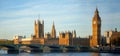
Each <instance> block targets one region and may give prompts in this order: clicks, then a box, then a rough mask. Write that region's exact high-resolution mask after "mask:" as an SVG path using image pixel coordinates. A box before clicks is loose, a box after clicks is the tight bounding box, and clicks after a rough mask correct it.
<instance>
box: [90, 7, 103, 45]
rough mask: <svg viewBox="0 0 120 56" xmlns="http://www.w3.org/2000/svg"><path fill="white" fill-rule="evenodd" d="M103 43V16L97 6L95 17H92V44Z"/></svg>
mask: <svg viewBox="0 0 120 56" xmlns="http://www.w3.org/2000/svg"><path fill="white" fill-rule="evenodd" d="M100 43H101V18H100V16H99V11H98V9H97V8H96V11H95V13H94V17H93V19H92V37H91V38H90V46H91V47H95V46H99V45H100Z"/></svg>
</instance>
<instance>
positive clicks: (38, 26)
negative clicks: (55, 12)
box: [34, 20, 44, 38]
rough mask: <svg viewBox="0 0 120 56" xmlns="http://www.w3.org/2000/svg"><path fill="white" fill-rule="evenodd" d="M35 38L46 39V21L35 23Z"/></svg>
mask: <svg viewBox="0 0 120 56" xmlns="http://www.w3.org/2000/svg"><path fill="white" fill-rule="evenodd" d="M34 27H35V37H36V38H43V37H44V21H42V23H41V21H39V20H37V21H35V26H34Z"/></svg>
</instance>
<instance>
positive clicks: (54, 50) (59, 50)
mask: <svg viewBox="0 0 120 56" xmlns="http://www.w3.org/2000/svg"><path fill="white" fill-rule="evenodd" d="M50 52H62V50H61V49H51V50H50Z"/></svg>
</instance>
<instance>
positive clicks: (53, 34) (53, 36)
mask: <svg viewBox="0 0 120 56" xmlns="http://www.w3.org/2000/svg"><path fill="white" fill-rule="evenodd" d="M51 38H56V30H55V25H54V22H53V25H52V30H51Z"/></svg>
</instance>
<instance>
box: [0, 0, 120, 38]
mask: <svg viewBox="0 0 120 56" xmlns="http://www.w3.org/2000/svg"><path fill="white" fill-rule="evenodd" d="M119 5H120V4H119V1H112V0H109V1H108V0H107V1H104V0H101V1H86V0H81V1H79V0H65V1H64V0H61V1H59V0H55V1H50V0H45V1H44V0H41V1H39V0H35V1H32V0H29V1H24V0H19V1H14V2H13V0H12V1H9V0H5V1H0V8H1V9H0V39H3V38H5V39H13V36H15V35H22V36H24V35H26V36H27V37H29V36H31V34H34V21H35V20H37V19H39V20H44V21H45V22H44V24H45V26H44V28H45V29H44V30H45V33H47V32H51V28H52V22H53V21H54V24H55V28H56V34H57V36H58V34H59V32H61V31H68V30H70V31H73V30H76V33H77V36H81V37H85V36H88V35H92V22H91V21H92V18H93V16H94V11H95V8H96V6H97V7H98V10H99V12H100V17H101V19H102V28H101V30H102V35H103V32H104V31H107V30H110V29H114V28H118V30H119V29H120V27H119V18H120V17H119V15H120V11H119V9H120V8H118V7H119ZM39 17H40V18H39Z"/></svg>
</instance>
